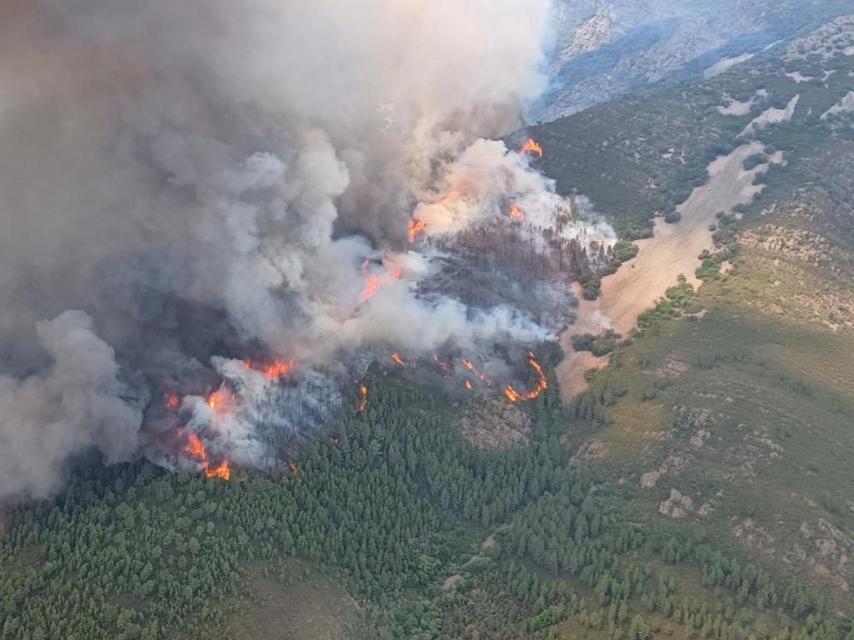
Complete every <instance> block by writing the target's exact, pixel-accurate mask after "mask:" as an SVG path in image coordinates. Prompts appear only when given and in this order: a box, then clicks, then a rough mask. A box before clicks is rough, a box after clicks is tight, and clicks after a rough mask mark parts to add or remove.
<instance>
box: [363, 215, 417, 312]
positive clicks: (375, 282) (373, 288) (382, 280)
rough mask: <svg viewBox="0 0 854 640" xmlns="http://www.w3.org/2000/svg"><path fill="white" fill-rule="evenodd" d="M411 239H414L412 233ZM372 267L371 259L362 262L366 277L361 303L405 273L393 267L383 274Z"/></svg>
mask: <svg viewBox="0 0 854 640" xmlns="http://www.w3.org/2000/svg"><path fill="white" fill-rule="evenodd" d="M410 231H411V229H410ZM410 241H412V237H411V235H410ZM370 267H371V262H370V260H365V261H364V262H363V263H362V276H364V278H365V286H364V287H362V292H361V293H360V294H359V304H364V303H366V302H367V301H368V300H370V299H371V298H373V297H374V296H375V295H377V293H379V291H380V289H382V288H383V286H384V285H387V284H389V283H390V282H394V281H395V280H400V278H401V276H402V275H403V272H402V271H401V270H400V269H391V270H388V271H386V273H384V274H382V275H380V274H376V273H371V272H370Z"/></svg>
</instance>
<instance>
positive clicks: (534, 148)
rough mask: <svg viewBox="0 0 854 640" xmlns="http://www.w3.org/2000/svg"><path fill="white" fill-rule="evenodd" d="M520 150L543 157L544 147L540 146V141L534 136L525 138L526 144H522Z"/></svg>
mask: <svg viewBox="0 0 854 640" xmlns="http://www.w3.org/2000/svg"><path fill="white" fill-rule="evenodd" d="M519 152H520V153H523V154H527V155H531V156H537V157H538V158H542V157H543V148H542V147H541V146H540V143H539V142H537V141H536V140H534V139H533V138H528V139H527V140H525V144H523V145H522V148H521V149H520V150H519Z"/></svg>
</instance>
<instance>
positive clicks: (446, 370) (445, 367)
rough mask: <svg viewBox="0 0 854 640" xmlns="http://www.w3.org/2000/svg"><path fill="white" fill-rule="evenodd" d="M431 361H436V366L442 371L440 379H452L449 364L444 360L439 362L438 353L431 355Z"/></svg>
mask: <svg viewBox="0 0 854 640" xmlns="http://www.w3.org/2000/svg"><path fill="white" fill-rule="evenodd" d="M433 360H435V361H436V364H437V365H438V367H439V369H440V370H441V371H442V377H443V378H445V379H449V378H451V377H452V374H451V365H450V364H449V363H447V362H445V361H444V360H441V359H440V358H439V354H438V353H434V354H433Z"/></svg>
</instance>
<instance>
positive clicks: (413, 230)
mask: <svg viewBox="0 0 854 640" xmlns="http://www.w3.org/2000/svg"><path fill="white" fill-rule="evenodd" d="M426 227H427V223H426V222H425V221H424V220H420V219H418V218H412V220H410V221H409V242H410V243H412V242H415V239H416V238H417V237H418V236H420V235H421V234H422V233H424V230H425V229H426Z"/></svg>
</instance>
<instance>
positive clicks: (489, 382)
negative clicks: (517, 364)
mask: <svg viewBox="0 0 854 640" xmlns="http://www.w3.org/2000/svg"><path fill="white" fill-rule="evenodd" d="M460 360H461V361H462V363H463V366H464V367H465V368H466V370H467V371H469V372H470V373H471V374H472V375H473V376H474V377H475V378H477V379H478V380H480V381H481V382H483V383H484V384H487V385H492V384H493V380H492V378H490V377H489V376H488V375H486V374H485V373H482V372H480V371H478V368H477V367H476V366H474V363H473V362H472V361H471V360H466V359H465V358H460Z"/></svg>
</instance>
